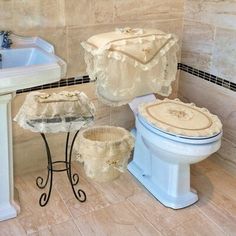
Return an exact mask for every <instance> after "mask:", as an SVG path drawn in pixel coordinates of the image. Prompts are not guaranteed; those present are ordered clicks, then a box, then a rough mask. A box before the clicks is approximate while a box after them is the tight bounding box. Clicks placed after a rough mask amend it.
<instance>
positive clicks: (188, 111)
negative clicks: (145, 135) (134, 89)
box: [139, 99, 222, 137]
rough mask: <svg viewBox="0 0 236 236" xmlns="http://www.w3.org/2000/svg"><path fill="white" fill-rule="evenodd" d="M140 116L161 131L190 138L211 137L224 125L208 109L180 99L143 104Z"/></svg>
mask: <svg viewBox="0 0 236 236" xmlns="http://www.w3.org/2000/svg"><path fill="white" fill-rule="evenodd" d="M139 114H140V115H141V116H142V117H144V118H145V119H146V120H147V121H148V122H150V123H151V124H153V125H154V126H156V127H157V128H159V129H162V130H164V131H167V132H169V133H172V134H177V135H181V136H188V137H210V136H213V135H215V134H218V133H220V132H221V130H222V123H221V121H220V120H219V118H218V117H217V116H216V115H213V114H211V113H210V112H209V111H208V110H207V109H206V108H199V107H197V106H196V105H195V104H193V103H183V102H181V101H180V100H179V99H175V100H169V99H164V100H162V101H161V100H157V101H155V102H151V103H147V104H141V105H140V107H139Z"/></svg>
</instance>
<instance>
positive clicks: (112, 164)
mask: <svg viewBox="0 0 236 236" xmlns="http://www.w3.org/2000/svg"><path fill="white" fill-rule="evenodd" d="M133 147H134V138H133V137H132V136H131V134H130V133H129V132H128V131H127V130H125V129H123V128H120V127H113V126H97V127H91V128H88V129H86V130H83V131H82V132H81V133H80V134H79V136H78V139H77V141H76V143H75V146H74V150H75V152H76V155H77V159H78V161H80V162H83V163H84V168H85V173H86V175H87V176H88V177H90V178H92V179H94V180H96V181H99V182H105V181H111V180H113V179H115V178H117V177H118V176H119V175H120V174H121V172H124V170H125V169H126V167H127V162H128V159H129V158H130V153H131V150H132V149H133Z"/></svg>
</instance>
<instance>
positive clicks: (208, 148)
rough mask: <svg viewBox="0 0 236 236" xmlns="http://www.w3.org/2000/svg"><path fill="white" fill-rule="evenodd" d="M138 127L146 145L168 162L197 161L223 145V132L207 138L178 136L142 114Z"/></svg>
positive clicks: (138, 119)
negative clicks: (155, 124) (156, 125)
mask: <svg viewBox="0 0 236 236" xmlns="http://www.w3.org/2000/svg"><path fill="white" fill-rule="evenodd" d="M136 129H137V130H139V132H140V134H141V136H142V139H143V143H144V144H145V146H146V147H147V148H148V149H149V150H150V151H151V152H153V153H155V154H156V155H158V157H159V158H160V159H162V160H163V161H166V162H171V163H176V164H180V163H181V164H185V163H187V164H193V163H197V162H199V161H202V160H204V159H205V158H207V157H208V156H209V155H211V154H213V153H215V152H216V151H217V150H218V149H219V148H220V146H221V137H222V132H220V133H218V134H216V135H213V136H212V137H207V138H204V137H202V138H197V137H181V136H176V135H173V134H168V133H166V132H164V131H161V130H160V129H158V128H155V127H154V126H152V125H151V124H149V123H148V122H146V121H145V120H144V119H143V118H142V117H141V116H140V115H138V116H137V118H136Z"/></svg>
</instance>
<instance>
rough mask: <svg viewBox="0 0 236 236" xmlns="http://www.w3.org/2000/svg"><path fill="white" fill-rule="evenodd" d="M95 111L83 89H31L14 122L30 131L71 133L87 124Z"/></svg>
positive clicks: (91, 119)
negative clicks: (39, 90) (46, 91)
mask: <svg viewBox="0 0 236 236" xmlns="http://www.w3.org/2000/svg"><path fill="white" fill-rule="evenodd" d="M94 114H95V107H94V104H93V103H92V102H91V101H90V100H89V98H88V97H87V95H86V94H85V93H83V92H80V91H73V92H68V91H62V92H60V93H52V94H47V93H40V92H31V93H29V94H28V95H27V96H26V99H25V101H24V103H23V105H22V107H21V108H20V110H19V112H18V114H17V115H16V117H15V118H14V121H16V122H17V123H18V124H19V125H20V126H21V127H22V128H24V129H29V130H31V131H32V132H41V133H57V132H71V131H77V130H79V129H80V128H81V127H84V126H86V125H88V124H90V123H91V122H92V121H93V117H94Z"/></svg>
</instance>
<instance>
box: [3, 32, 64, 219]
mask: <svg viewBox="0 0 236 236" xmlns="http://www.w3.org/2000/svg"><path fill="white" fill-rule="evenodd" d="M11 39H12V42H13V45H14V48H13V47H12V48H11V49H4V50H0V54H1V55H2V69H0V117H1V122H0V134H1V135H0V147H1V154H0V155H1V165H0V221H2V220H6V219H10V218H13V217H15V216H16V215H17V209H18V207H17V206H16V205H17V204H16V203H15V199H14V180H13V153H12V127H11V121H12V118H11V100H12V99H13V98H14V96H15V91H16V90H17V89H24V88H28V87H31V86H37V85H42V84H46V83H50V82H53V81H58V80H60V79H61V78H62V77H64V76H65V72H66V63H65V62H64V61H63V60H61V59H60V58H59V57H57V56H56V55H55V54H54V47H53V46H52V45H51V44H49V43H48V42H46V41H44V40H42V39H40V38H38V37H32V38H30V37H27V38H26V37H19V36H16V35H13V34H12V35H11Z"/></svg>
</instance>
